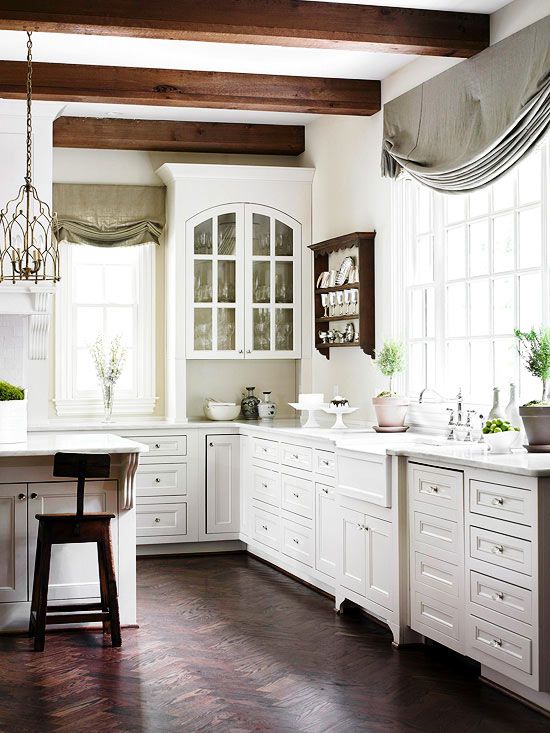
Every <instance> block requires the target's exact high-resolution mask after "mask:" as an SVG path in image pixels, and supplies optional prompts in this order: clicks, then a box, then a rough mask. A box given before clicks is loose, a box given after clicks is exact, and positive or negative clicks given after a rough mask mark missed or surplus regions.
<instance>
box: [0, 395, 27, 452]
mask: <svg viewBox="0 0 550 733" xmlns="http://www.w3.org/2000/svg"><path fill="white" fill-rule="evenodd" d="M26 441H27V398H26V397H25V399H24V400H7V401H5V402H0V443H26Z"/></svg>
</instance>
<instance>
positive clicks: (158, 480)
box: [155, 476, 160, 484]
mask: <svg viewBox="0 0 550 733" xmlns="http://www.w3.org/2000/svg"><path fill="white" fill-rule="evenodd" d="M155 483H156V484H160V479H159V477H158V476H157V477H156V479H155Z"/></svg>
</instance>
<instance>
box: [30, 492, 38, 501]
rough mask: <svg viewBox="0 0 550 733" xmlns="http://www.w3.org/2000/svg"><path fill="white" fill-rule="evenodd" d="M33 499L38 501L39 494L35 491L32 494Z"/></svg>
mask: <svg viewBox="0 0 550 733" xmlns="http://www.w3.org/2000/svg"><path fill="white" fill-rule="evenodd" d="M31 499H38V494H35V493H34V491H33V493H32V494H31Z"/></svg>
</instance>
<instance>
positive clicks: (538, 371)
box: [514, 328, 550, 453]
mask: <svg viewBox="0 0 550 733" xmlns="http://www.w3.org/2000/svg"><path fill="white" fill-rule="evenodd" d="M514 334H515V336H516V338H517V340H518V351H519V353H520V356H521V358H522V359H523V362H524V364H525V366H526V368H527V371H529V372H530V373H531V374H532V375H533V376H534V377H536V378H537V379H540V381H541V396H540V400H533V401H532V402H528V403H527V404H525V405H523V406H522V407H520V408H519V414H520V416H521V418H522V420H523V425H524V427H525V432H526V433H527V440H528V442H529V450H530V451H531V452H533V453H536V452H546V451H548V446H550V402H549V399H548V383H549V380H550V329H549V328H540V329H539V330H538V331H535V330H534V329H531V331H525V332H524V331H520V330H519V329H518V328H516V329H515V330H514ZM537 449H538V451H537Z"/></svg>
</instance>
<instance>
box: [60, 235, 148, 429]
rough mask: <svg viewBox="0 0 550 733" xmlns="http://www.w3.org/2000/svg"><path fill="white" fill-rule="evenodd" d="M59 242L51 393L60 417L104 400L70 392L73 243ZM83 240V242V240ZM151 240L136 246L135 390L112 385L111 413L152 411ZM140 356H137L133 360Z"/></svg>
mask: <svg viewBox="0 0 550 733" xmlns="http://www.w3.org/2000/svg"><path fill="white" fill-rule="evenodd" d="M79 246H83V245H78V244H63V245H62V246H61V247H60V251H61V255H60V256H61V262H60V266H61V273H62V277H61V280H60V282H59V284H58V286H57V290H56V297H55V398H54V400H53V402H54V405H55V410H56V413H57V415H58V416H59V417H69V416H73V417H77V416H79V417H83V416H86V417H88V416H101V415H102V414H103V402H102V400H101V399H100V398H99V397H93V398H85V397H81V396H76V395H75V387H74V376H75V365H74V360H73V354H74V340H73V339H74V332H75V329H74V323H73V311H74V304H73V302H72V296H71V289H72V288H71V285H72V283H71V273H72V271H73V257H72V253H73V252H74V248H75V247H79ZM84 246H85V245H84ZM155 249H156V247H155V245H144V246H138V268H137V269H138V277H137V283H136V301H137V309H138V322H139V328H138V329H137V338H136V342H135V354H134V356H135V360H136V376H137V382H136V388H137V389H136V394H135V395H133V396H132V397H127V396H124V395H121V396H117V393H116V388H115V402H114V409H113V413H114V414H119V415H141V416H146V415H151V414H153V412H154V410H155V406H156V403H157V400H158V398H157V397H156V396H155V391H156V389H155V385H156V375H155V352H156V348H155V254H156V253H155ZM138 357H139V362H138V361H137V360H138Z"/></svg>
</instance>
